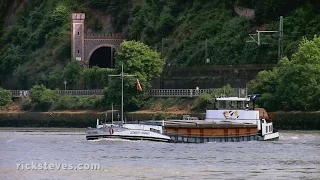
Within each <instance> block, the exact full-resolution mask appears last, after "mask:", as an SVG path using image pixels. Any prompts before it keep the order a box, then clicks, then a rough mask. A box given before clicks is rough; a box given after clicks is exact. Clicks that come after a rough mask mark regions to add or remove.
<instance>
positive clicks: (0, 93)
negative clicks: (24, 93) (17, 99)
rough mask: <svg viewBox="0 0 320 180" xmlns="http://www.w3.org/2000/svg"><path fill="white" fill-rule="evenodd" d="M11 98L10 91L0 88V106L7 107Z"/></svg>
mask: <svg viewBox="0 0 320 180" xmlns="http://www.w3.org/2000/svg"><path fill="white" fill-rule="evenodd" d="M11 98H12V94H11V92H10V91H8V90H5V89H2V88H0V106H7V105H8V104H9V103H10V102H11Z"/></svg>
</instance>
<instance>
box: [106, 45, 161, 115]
mask: <svg viewBox="0 0 320 180" xmlns="http://www.w3.org/2000/svg"><path fill="white" fill-rule="evenodd" d="M115 58H116V62H117V63H116V73H117V74H120V72H121V64H122V63H123V64H124V72H125V73H129V74H134V75H136V77H125V78H124V95H125V97H126V98H125V100H126V102H125V107H126V108H127V109H135V108H138V107H140V106H141V105H142V104H143V100H145V98H146V97H147V93H148V89H149V87H150V81H151V80H152V79H153V78H155V77H159V76H160V74H161V72H162V68H163V61H162V60H161V59H160V55H159V53H157V52H155V51H153V50H152V49H151V48H150V47H149V46H147V45H145V44H143V43H140V42H137V41H124V42H123V43H121V45H120V49H119V51H118V52H117V53H116V56H115ZM136 79H139V81H140V84H141V86H142V89H143V91H142V92H140V91H138V90H137V88H136ZM105 98H106V101H105V102H106V103H109V104H111V103H114V104H117V105H119V104H121V79H120V78H116V77H112V78H111V79H110V83H109V86H108V88H107V89H106V91H105Z"/></svg>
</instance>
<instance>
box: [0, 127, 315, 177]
mask: <svg viewBox="0 0 320 180" xmlns="http://www.w3.org/2000/svg"><path fill="white" fill-rule="evenodd" d="M47 131H48V130H42V129H29V130H25V129H24V130H19V129H9V130H8V129H6V130H3V129H2V130H0V179H3V180H6V179H74V180H78V179H148V180H149V179H188V180H189V179H290V180H291V179H320V132H319V131H285V132H281V131H280V135H281V137H280V140H279V141H276V142H261V141H251V142H227V143H206V144H173V143H162V142H149V141H128V140H99V141H87V140H85V135H84V130H83V129H57V130H55V132H47ZM50 131H51V130H50ZM32 163H34V164H38V165H39V164H42V165H43V164H44V163H47V164H72V165H79V164H99V166H100V169H99V170H94V169H91V170H75V169H71V170H65V169H51V170H48V169H42V170H40V169H31V170H27V168H26V166H25V169H22V166H21V164H22V165H26V164H32ZM18 165H20V166H19V168H20V169H17V168H18Z"/></svg>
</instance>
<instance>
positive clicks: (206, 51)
mask: <svg viewBox="0 0 320 180" xmlns="http://www.w3.org/2000/svg"><path fill="white" fill-rule="evenodd" d="M205 45H206V49H205V57H204V58H205V64H208V63H210V59H209V58H208V39H206V42H205Z"/></svg>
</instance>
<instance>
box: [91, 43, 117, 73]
mask: <svg viewBox="0 0 320 180" xmlns="http://www.w3.org/2000/svg"><path fill="white" fill-rule="evenodd" d="M114 54H115V49H114V48H113V47H108V46H103V47H99V48H97V49H96V50H94V51H93V53H92V55H91V56H90V60H89V68H91V67H93V66H98V67H100V68H114V63H115V59H114Z"/></svg>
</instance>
